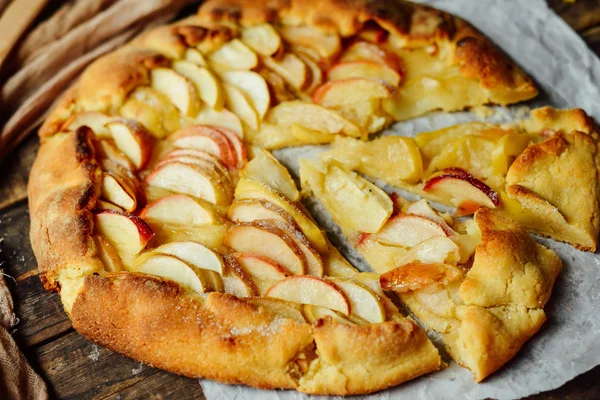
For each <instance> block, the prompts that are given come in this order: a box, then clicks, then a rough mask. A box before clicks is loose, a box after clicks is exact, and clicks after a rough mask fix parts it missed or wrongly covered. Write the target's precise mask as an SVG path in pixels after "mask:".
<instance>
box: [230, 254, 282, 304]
mask: <svg viewBox="0 0 600 400" xmlns="http://www.w3.org/2000/svg"><path fill="white" fill-rule="evenodd" d="M233 257H235V259H236V260H237V261H238V263H239V264H240V265H241V266H242V268H243V269H244V271H245V272H246V273H247V274H248V275H249V276H251V277H252V280H253V281H254V283H255V285H256V287H257V288H258V293H259V294H260V295H261V296H263V295H264V294H265V293H266V291H267V290H268V289H269V288H270V287H271V286H273V285H274V284H275V283H277V282H279V281H280V280H282V279H285V278H286V277H287V276H288V273H287V271H286V270H285V269H283V268H282V267H281V265H279V264H277V263H276V262H275V261H273V260H271V259H270V258H268V257H265V256H263V255H260V254H254V253H234V254H233Z"/></svg>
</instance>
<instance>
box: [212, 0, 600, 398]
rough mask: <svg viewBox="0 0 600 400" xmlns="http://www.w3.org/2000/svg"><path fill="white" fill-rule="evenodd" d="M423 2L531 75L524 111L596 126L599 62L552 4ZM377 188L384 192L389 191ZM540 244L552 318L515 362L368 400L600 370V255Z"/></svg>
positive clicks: (549, 385)
mask: <svg viewBox="0 0 600 400" xmlns="http://www.w3.org/2000/svg"><path fill="white" fill-rule="evenodd" d="M419 2H422V3H425V4H429V5H432V6H434V7H437V8H440V9H442V10H446V11H449V12H451V13H453V14H456V15H458V16H461V17H463V18H465V19H466V20H468V21H470V22H471V23H472V24H473V25H475V26H476V27H477V28H478V29H479V30H481V31H482V32H483V33H485V34H486V35H487V36H488V37H490V38H491V39H492V40H493V41H494V42H495V43H496V44H497V45H499V46H500V47H501V48H502V49H503V50H504V51H505V52H507V53H508V54H509V55H510V56H511V57H512V58H513V59H514V60H516V61H517V63H518V64H519V65H520V66H521V67H522V68H524V69H525V71H526V72H527V73H528V74H529V75H530V76H533V78H534V79H535V80H536V82H537V83H538V85H539V87H540V88H541V89H542V94H541V95H540V96H539V97H538V98H537V99H536V100H535V101H534V102H532V103H529V104H528V106H530V107H536V106H540V105H552V106H555V107H581V108H583V109H585V110H586V111H587V112H588V113H589V114H591V115H592V116H593V117H594V118H595V119H596V120H600V96H599V93H598V92H599V89H598V88H599V85H598V83H600V61H599V60H598V58H597V57H596V56H595V55H594V53H592V51H590V50H589V49H588V48H587V46H586V44H585V43H584V42H583V40H582V39H581V38H580V37H579V36H578V35H577V34H576V33H575V32H573V31H572V30H571V28H570V27H569V26H568V25H567V24H566V23H565V22H564V21H563V20H562V19H561V18H560V17H558V16H557V15H556V14H554V12H553V11H552V10H551V9H549V8H548V6H547V4H546V2H545V1H544V0H526V1H525V0H429V1H423V0H422V1H419ZM495 110H496V113H495V114H494V116H493V117H491V118H489V119H488V120H490V121H494V122H504V121H511V120H514V119H519V118H523V116H524V111H526V110H524V108H523V106H522V105H521V106H514V107H511V108H510V109H503V108H495ZM472 120H481V118H480V117H478V116H477V115H476V114H475V113H467V112H462V113H455V114H444V113H434V114H431V115H429V116H426V117H422V118H417V119H415V120H412V121H408V122H403V123H398V124H396V125H394V126H393V128H392V129H390V130H388V131H387V132H385V133H384V134H402V135H405V136H412V135H414V134H416V133H419V132H423V131H428V130H432V129H439V128H443V127H445V126H449V125H453V124H456V123H462V122H467V121H472ZM320 151H322V148H320V147H316V146H308V147H303V148H295V149H284V150H279V151H277V152H275V154H276V156H277V157H278V158H279V159H280V160H281V161H282V162H283V163H284V164H286V165H287V166H288V167H290V169H291V170H292V171H293V172H295V173H296V176H297V172H298V163H297V159H298V158H301V157H305V158H313V157H315V156H316V154H318V152H320ZM377 183H381V182H377ZM382 186H383V187H384V189H385V190H387V191H391V190H392V188H390V187H387V186H385V185H382ZM400 193H401V192H400ZM401 194H403V193H401ZM406 197H409V198H410V196H406ZM413 197H414V196H413ZM307 206H308V207H309V209H310V210H311V212H312V213H313V215H314V216H315V218H316V219H317V220H318V222H319V223H320V224H321V226H322V227H323V228H324V229H326V230H327V231H328V234H329V236H330V238H331V240H332V241H333V242H334V244H336V245H338V246H339V247H340V249H341V250H342V251H343V253H344V254H345V255H346V256H347V257H348V259H349V260H350V261H351V262H352V263H353V264H354V265H355V266H356V267H357V268H359V269H361V270H368V266H367V265H366V264H365V262H364V261H363V260H362V259H361V258H360V257H359V256H358V255H357V253H356V252H354V251H353V250H352V249H351V248H350V247H349V246H348V245H347V243H346V242H345V241H344V240H343V239H342V235H341V233H340V231H339V230H338V229H337V227H336V226H335V225H334V224H333V223H332V222H331V220H330V219H329V218H328V216H327V213H326V212H325V211H324V210H323V208H322V207H321V206H320V205H319V204H318V203H317V202H315V201H312V202H311V201H310V200H309V201H308V202H307ZM538 240H539V241H540V242H541V243H543V244H545V245H546V246H548V247H550V248H551V249H553V250H554V251H556V252H557V254H558V255H559V256H560V258H561V259H562V260H563V263H564V269H563V271H562V272H561V274H560V276H559V278H558V280H557V281H556V284H555V286H554V291H553V293H552V297H551V299H550V302H549V303H548V304H547V306H546V313H547V315H548V321H547V322H546V324H545V325H544V326H543V327H542V329H541V330H540V332H539V333H538V334H537V335H536V336H535V337H534V338H532V339H531V340H530V341H529V342H528V343H526V344H525V346H524V347H523V348H522V349H521V351H520V353H519V354H518V355H517V356H516V357H515V358H514V360H512V361H511V362H509V363H508V365H507V366H506V367H505V368H503V369H501V370H500V371H498V372H497V373H495V374H494V375H492V376H491V377H490V378H488V379H487V380H486V381H484V383H480V384H475V383H474V382H473V377H472V374H471V373H470V372H469V371H468V370H466V369H463V368H460V367H458V366H457V365H456V363H454V362H450V365H449V367H448V368H446V369H445V370H443V371H439V372H436V373H432V374H429V375H427V376H425V377H422V378H419V379H416V380H414V381H411V382H408V383H406V384H403V385H400V386H398V387H395V388H392V389H389V390H385V391H383V392H380V393H378V394H377V395H374V396H373V397H375V396H376V398H377V399H388V398H405V399H428V400H432V399H458V398H460V399H484V398H496V399H513V398H519V397H524V396H527V395H531V394H534V393H538V392H541V391H547V390H551V389H554V388H557V387H559V386H561V385H563V384H564V383H565V382H567V381H569V380H571V379H573V378H574V377H576V376H577V375H579V374H581V373H583V372H586V371H588V370H589V369H591V368H593V367H594V366H596V365H598V364H600V318H598V315H599V313H600V257H599V256H598V255H596V254H590V253H585V252H581V251H577V250H575V249H574V248H572V247H571V246H569V245H566V244H562V243H556V242H554V241H552V240H546V239H538ZM200 383H201V384H202V387H203V389H204V394H205V396H206V398H207V399H209V400H212V399H221V398H227V399H238V400H259V399H260V400H271V399H272V400H279V399H285V400H297V399H302V398H308V397H310V396H306V395H302V394H300V393H297V392H294V391H263V390H257V389H252V388H248V387H244V386H228V385H222V384H219V383H215V382H212V381H207V380H202V381H200ZM367 397H368V396H366V397H365V398H367Z"/></svg>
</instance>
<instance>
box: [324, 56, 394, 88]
mask: <svg viewBox="0 0 600 400" xmlns="http://www.w3.org/2000/svg"><path fill="white" fill-rule="evenodd" d="M351 78H367V79H373V80H378V81H383V82H384V83H385V84H387V85H389V86H392V87H397V86H398V85H400V80H401V79H402V77H401V76H400V74H399V73H398V72H397V71H395V70H393V69H392V68H390V67H388V66H387V65H386V64H382V63H380V62H377V61H367V60H364V61H348V62H341V63H339V64H336V65H334V66H333V67H332V68H331V69H329V71H327V79H329V80H330V81H338V80H344V79H351Z"/></svg>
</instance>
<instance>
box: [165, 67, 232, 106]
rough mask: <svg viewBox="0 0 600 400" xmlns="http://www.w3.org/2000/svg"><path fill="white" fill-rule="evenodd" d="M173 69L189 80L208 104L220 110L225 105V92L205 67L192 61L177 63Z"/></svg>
mask: <svg viewBox="0 0 600 400" xmlns="http://www.w3.org/2000/svg"><path fill="white" fill-rule="evenodd" d="M173 69H174V70H175V71H176V72H177V73H179V74H181V75H182V76H185V77H186V78H188V79H189V80H190V81H191V82H192V83H193V84H194V85H195V86H196V89H197V90H198V95H199V96H200V99H202V100H203V101H204V102H205V103H206V104H208V105H209V106H210V107H212V108H213V109H215V110H220V109H222V108H223V105H224V104H225V92H224V90H223V87H222V86H221V83H220V82H219V80H218V79H217V77H216V76H215V75H214V74H213V73H212V72H211V71H210V70H209V69H208V68H205V67H200V66H198V65H196V64H194V63H192V62H190V61H175V62H174V63H173Z"/></svg>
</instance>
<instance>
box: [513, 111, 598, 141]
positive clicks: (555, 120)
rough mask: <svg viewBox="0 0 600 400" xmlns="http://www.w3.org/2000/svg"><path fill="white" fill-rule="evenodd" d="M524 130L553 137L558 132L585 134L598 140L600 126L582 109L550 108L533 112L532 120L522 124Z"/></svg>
mask: <svg viewBox="0 0 600 400" xmlns="http://www.w3.org/2000/svg"><path fill="white" fill-rule="evenodd" d="M522 125H523V128H524V129H525V130H526V131H528V132H531V133H534V134H540V133H542V134H544V135H546V136H552V135H554V134H555V133H557V132H563V133H569V132H573V131H579V132H583V133H585V134H588V135H590V136H592V137H594V138H595V139H598V125H596V123H595V122H594V120H593V119H592V117H590V116H589V115H587V114H586V112H585V111H583V110H582V109H581V108H570V109H556V108H552V107H549V106H545V107H539V108H536V109H534V110H531V118H529V119H527V120H525V121H523V122H522Z"/></svg>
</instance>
